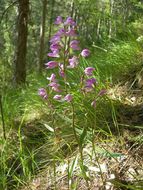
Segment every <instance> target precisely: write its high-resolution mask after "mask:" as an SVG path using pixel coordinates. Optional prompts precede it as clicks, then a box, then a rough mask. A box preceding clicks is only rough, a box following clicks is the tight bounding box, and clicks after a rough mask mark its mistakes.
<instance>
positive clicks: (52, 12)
mask: <svg viewBox="0 0 143 190" xmlns="http://www.w3.org/2000/svg"><path fill="white" fill-rule="evenodd" d="M54 5H55V0H52V5H51V15H50V24H49V36H48V41H50V38H51V33H52V23H53V14H54ZM49 50H50V42H49V44H48V51H49Z"/></svg>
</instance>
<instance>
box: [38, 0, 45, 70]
mask: <svg viewBox="0 0 143 190" xmlns="http://www.w3.org/2000/svg"><path fill="white" fill-rule="evenodd" d="M46 11H47V0H43V11H42V22H41V28H40V50H39V73H41V72H42V69H43V57H44V47H45V44H44V41H45V23H46Z"/></svg>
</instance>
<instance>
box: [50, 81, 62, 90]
mask: <svg viewBox="0 0 143 190" xmlns="http://www.w3.org/2000/svg"><path fill="white" fill-rule="evenodd" d="M48 86H50V87H52V90H53V91H55V92H61V90H60V89H59V86H60V85H59V84H58V83H56V82H51V83H50V84H49V85H48Z"/></svg>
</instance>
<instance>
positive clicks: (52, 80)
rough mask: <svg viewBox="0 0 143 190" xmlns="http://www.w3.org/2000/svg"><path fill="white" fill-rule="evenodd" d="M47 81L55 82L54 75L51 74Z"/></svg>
mask: <svg viewBox="0 0 143 190" xmlns="http://www.w3.org/2000/svg"><path fill="white" fill-rule="evenodd" d="M47 80H49V81H50V82H57V80H56V75H55V74H54V73H52V74H51V76H50V77H47Z"/></svg>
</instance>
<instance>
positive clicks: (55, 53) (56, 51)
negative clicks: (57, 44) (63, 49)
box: [48, 50, 60, 57]
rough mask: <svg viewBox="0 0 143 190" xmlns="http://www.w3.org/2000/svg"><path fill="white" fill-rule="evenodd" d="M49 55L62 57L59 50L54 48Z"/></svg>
mask: <svg viewBox="0 0 143 190" xmlns="http://www.w3.org/2000/svg"><path fill="white" fill-rule="evenodd" d="M48 56H49V57H60V56H59V50H53V52H51V53H48Z"/></svg>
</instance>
